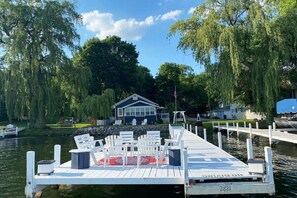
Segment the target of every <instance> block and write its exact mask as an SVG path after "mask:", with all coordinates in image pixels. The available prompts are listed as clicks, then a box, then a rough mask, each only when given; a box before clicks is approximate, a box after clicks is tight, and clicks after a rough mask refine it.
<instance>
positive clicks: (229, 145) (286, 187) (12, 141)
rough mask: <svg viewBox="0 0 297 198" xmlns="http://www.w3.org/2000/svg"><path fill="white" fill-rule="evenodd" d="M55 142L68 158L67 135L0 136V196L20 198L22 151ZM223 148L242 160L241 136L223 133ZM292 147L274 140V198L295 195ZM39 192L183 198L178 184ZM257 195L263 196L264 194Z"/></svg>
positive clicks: (257, 151)
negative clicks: (4, 137)
mask: <svg viewBox="0 0 297 198" xmlns="http://www.w3.org/2000/svg"><path fill="white" fill-rule="evenodd" d="M212 134H213V133H212V132H208V137H209V139H210V140H211V142H215V144H216V142H217V139H216V135H214V136H213V137H212ZM55 144H60V145H61V146H62V156H61V162H62V163H63V162H65V161H68V160H70V157H71V156H70V153H69V152H68V151H69V150H70V149H72V148H75V147H76V146H75V143H74V140H73V137H71V136H61V137H36V138H25V137H23V138H6V139H0V189H1V192H0V197H1V198H2V197H3V198H4V197H5V198H7V197H13V198H18V197H22V198H24V197H25V196H24V187H25V180H26V152H27V151H29V150H32V151H35V155H36V162H37V161H39V160H44V159H53V154H54V151H53V148H54V145H55ZM267 144H268V140H267V139H266V138H255V139H254V156H255V157H263V156H264V146H266V145H267ZM223 148H224V150H226V151H228V152H229V153H231V154H232V155H234V156H236V157H238V158H239V159H241V160H243V161H246V158H247V156H246V153H247V152H246V144H245V136H244V135H242V136H240V138H239V139H237V138H236V137H232V138H230V140H229V141H227V139H226V137H225V136H223ZM296 150H297V146H296V145H293V144H288V143H278V144H277V145H276V146H275V147H274V148H273V168H274V177H275V183H276V195H275V196H274V197H297V152H296ZM43 192H44V193H43V196H42V197H43V198H66V197H76V198H89V197H113V198H119V197H130V198H132V197H133V198H134V197H135V198H136V197H141V198H144V197H150V198H152V197H154V196H161V197H163V198H175V197H184V196H183V187H182V186H155V187H152V186H62V187H61V188H60V189H59V190H53V189H51V187H47V188H46V189H45V190H44V191H43ZM226 197H230V196H226ZM232 197H238V196H232ZM243 197H246V196H243ZM257 197H264V195H260V196H257Z"/></svg>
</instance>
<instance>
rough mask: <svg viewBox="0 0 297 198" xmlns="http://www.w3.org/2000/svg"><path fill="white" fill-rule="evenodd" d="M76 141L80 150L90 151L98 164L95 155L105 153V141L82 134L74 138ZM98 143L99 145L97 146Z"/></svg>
mask: <svg viewBox="0 0 297 198" xmlns="http://www.w3.org/2000/svg"><path fill="white" fill-rule="evenodd" d="M74 140H75V143H76V146H77V148H78V149H90V155H91V157H92V160H93V162H94V164H98V162H97V160H96V157H95V153H96V152H99V151H103V149H104V145H103V140H102V139H99V140H94V137H93V136H90V134H82V135H77V136H74ZM97 143H98V144H97Z"/></svg>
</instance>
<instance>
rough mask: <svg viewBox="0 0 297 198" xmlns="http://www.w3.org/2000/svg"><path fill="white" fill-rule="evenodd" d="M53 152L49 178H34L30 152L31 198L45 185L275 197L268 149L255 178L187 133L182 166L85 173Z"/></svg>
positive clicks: (94, 169) (237, 162) (130, 167)
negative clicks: (159, 188) (180, 188)
mask: <svg viewBox="0 0 297 198" xmlns="http://www.w3.org/2000/svg"><path fill="white" fill-rule="evenodd" d="M54 150H55V152H54V153H55V155H54V159H55V160H56V163H55V169H54V173H52V174H50V175H36V174H35V166H34V165H35V152H34V151H29V152H27V180H26V182H27V183H26V188H25V189H26V190H25V194H26V196H27V197H33V195H34V193H35V192H37V191H38V190H40V189H42V188H44V187H45V186H47V185H59V184H72V185H117V184H119V185H120V184H125V185H184V188H185V196H189V195H219V194H274V193H275V186H274V179H273V172H272V162H271V161H272V160H271V150H270V148H269V147H265V153H266V156H265V157H266V158H265V161H266V164H265V166H266V172H265V173H264V174H253V173H250V172H249V167H248V165H247V164H245V163H243V162H241V161H240V160H238V159H236V158H235V157H233V156H231V155H230V154H228V153H226V152H225V151H223V150H221V149H220V148H218V147H216V146H215V145H213V144H211V143H209V142H207V141H205V140H204V139H202V138H200V137H198V136H197V135H195V134H193V133H191V132H189V131H187V130H185V132H184V135H183V138H182V142H181V161H182V163H181V166H172V165H169V164H168V163H167V164H163V165H159V166H158V167H156V166H155V165H141V166H140V168H137V167H136V165H127V166H125V167H122V166H107V167H103V166H102V165H99V166H98V165H94V164H92V163H91V166H90V168H87V169H71V162H70V161H68V162H66V163H64V164H61V165H60V153H59V152H60V150H61V147H60V146H59V145H56V146H55V149H54ZM102 157H103V154H102V153H99V154H98V155H97V159H98V158H102ZM167 161H168V160H167Z"/></svg>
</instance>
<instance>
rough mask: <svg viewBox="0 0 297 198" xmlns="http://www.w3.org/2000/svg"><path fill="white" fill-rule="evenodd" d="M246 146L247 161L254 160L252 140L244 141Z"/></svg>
mask: <svg viewBox="0 0 297 198" xmlns="http://www.w3.org/2000/svg"><path fill="white" fill-rule="evenodd" d="M246 146H247V156H248V159H254V153H253V142H252V139H246Z"/></svg>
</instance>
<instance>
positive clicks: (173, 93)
mask: <svg viewBox="0 0 297 198" xmlns="http://www.w3.org/2000/svg"><path fill="white" fill-rule="evenodd" d="M173 95H174V97H175V98H177V95H176V87H175V88H174V93H173Z"/></svg>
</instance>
